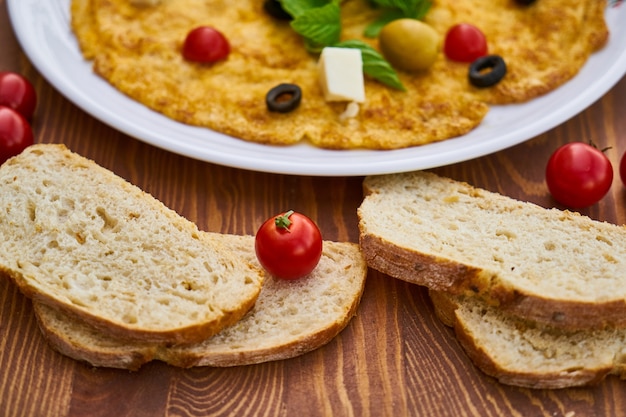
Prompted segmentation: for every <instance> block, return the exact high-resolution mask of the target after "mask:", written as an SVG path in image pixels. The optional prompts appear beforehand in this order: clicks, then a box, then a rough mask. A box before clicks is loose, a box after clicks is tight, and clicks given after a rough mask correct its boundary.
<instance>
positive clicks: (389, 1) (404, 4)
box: [374, 0, 430, 19]
mask: <svg viewBox="0 0 626 417" xmlns="http://www.w3.org/2000/svg"><path fill="white" fill-rule="evenodd" d="M374 1H375V3H377V4H378V5H379V6H381V7H385V8H392V9H398V10H400V11H401V12H402V14H403V17H410V18H412V19H420V18H422V17H424V15H423V14H422V15H420V14H421V13H422V11H423V8H424V5H425V4H427V8H426V11H427V10H428V8H430V1H429V0H374ZM424 14H425V13H424Z"/></svg>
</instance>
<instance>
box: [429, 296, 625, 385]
mask: <svg viewBox="0 0 626 417" xmlns="http://www.w3.org/2000/svg"><path fill="white" fill-rule="evenodd" d="M429 295H430V298H431V300H432V302H433V306H434V309H435V314H436V315H437V317H438V318H439V319H440V320H441V321H442V323H443V324H444V325H446V326H448V327H452V328H453V329H454V333H455V336H456V338H457V340H458V341H459V344H460V345H461V347H462V348H463V350H464V351H465V353H466V354H467V356H468V358H469V359H470V360H471V361H472V362H473V363H474V365H475V366H476V367H477V368H479V369H480V370H481V371H482V372H484V373H485V374H487V375H489V376H491V377H494V378H496V379H497V380H498V381H499V382H501V383H503V384H507V385H515V386H521V387H527V388H535V389H560V388H569V387H579V386H592V385H597V384H599V383H600V382H602V380H604V379H605V378H606V377H607V376H608V375H610V374H616V375H624V369H623V367H624V365H623V362H624V361H623V359H621V360H620V359H619V356H618V355H616V357H615V360H614V361H612V362H608V361H602V360H598V361H597V362H596V363H594V364H593V365H591V366H590V365H589V364H584V365H583V364H581V365H580V366H577V367H573V368H571V369H566V368H561V369H559V370H550V369H546V368H542V369H537V368H536V367H533V366H532V365H531V364H527V366H524V364H525V362H524V361H525V360H526V359H525V358H523V357H522V356H521V354H520V357H519V365H518V366H516V367H514V368H513V367H507V366H506V364H501V363H499V362H498V361H497V360H496V359H495V358H494V354H495V353H496V352H493V351H492V350H490V349H489V345H487V344H486V343H485V340H484V339H485V337H484V335H481V334H475V333H474V332H473V329H472V328H468V327H466V326H465V325H464V323H463V320H462V319H461V318H459V315H458V314H459V313H458V309H459V307H460V303H462V302H463V297H455V296H453V295H451V294H449V293H446V292H443V291H429ZM506 314H507V313H502V318H503V319H505V317H506ZM515 320H516V321H517V328H518V329H519V331H520V332H522V331H523V329H525V328H527V327H532V326H536V324H532V323H530V322H529V321H527V320H524V319H520V318H516V319H515ZM539 326H541V327H542V328H543V329H544V332H545V333H546V334H550V333H551V332H553V331H555V330H554V329H553V328H552V329H551V328H550V327H549V326H545V327H543V326H542V325H539ZM498 331H499V330H498V329H493V335H494V336H493V337H497V336H495V335H497V334H498ZM557 332H558V330H557ZM588 333H589V337H590V338H593V337H594V332H592V331H589V332H588Z"/></svg>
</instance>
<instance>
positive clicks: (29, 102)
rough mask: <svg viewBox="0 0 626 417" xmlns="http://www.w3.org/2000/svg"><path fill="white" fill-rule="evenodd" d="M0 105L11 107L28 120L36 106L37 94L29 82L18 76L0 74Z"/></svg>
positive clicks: (6, 73)
mask: <svg viewBox="0 0 626 417" xmlns="http://www.w3.org/2000/svg"><path fill="white" fill-rule="evenodd" d="M0 105H2V106H7V107H11V108H12V109H14V110H16V111H17V112H19V113H20V114H21V115H22V116H24V117H25V118H27V119H30V118H31V117H33V113H34V112H35V107H36V106H37V94H36V93H35V89H34V88H33V85H32V84H31V83H30V81H28V80H27V79H26V78H24V77H23V76H21V75H20V74H17V73H14V72H7V71H5V72H0Z"/></svg>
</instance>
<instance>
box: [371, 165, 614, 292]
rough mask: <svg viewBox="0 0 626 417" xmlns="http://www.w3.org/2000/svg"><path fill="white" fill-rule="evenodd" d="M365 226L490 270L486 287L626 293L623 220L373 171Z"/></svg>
mask: <svg viewBox="0 0 626 417" xmlns="http://www.w3.org/2000/svg"><path fill="white" fill-rule="evenodd" d="M364 186H365V189H366V191H367V192H368V193H369V195H368V196H367V197H366V198H365V200H364V202H363V204H362V206H361V207H360V208H359V213H360V223H361V224H360V227H361V229H362V234H365V235H374V236H377V237H380V238H381V239H382V240H383V241H387V242H392V243H393V244H394V245H395V246H398V247H400V248H402V249H404V250H406V251H410V252H418V253H422V254H430V255H434V256H436V257H438V258H443V259H447V260H451V261H453V262H457V263H460V264H463V265H468V266H470V267H474V268H475V269H478V270H483V271H486V273H484V274H482V275H481V276H482V277H488V279H490V280H491V282H485V283H482V284H485V285H486V286H487V287H489V286H494V285H501V286H502V287H504V288H515V289H516V290H517V291H519V292H521V293H524V294H530V295H537V296H541V297H547V298H552V299H561V300H576V301H582V302H609V301H612V300H622V301H623V300H624V299H625V298H626V285H624V283H625V276H624V271H625V270H626V245H625V244H624V242H626V240H625V239H624V238H625V237H626V234H625V230H624V228H623V227H621V226H616V225H612V224H608V223H602V222H597V221H593V220H591V219H589V218H587V217H584V216H581V215H580V214H578V213H573V212H569V211H560V210H557V209H544V208H542V207H539V206H536V205H534V204H531V203H524V202H519V201H516V200H514V199H511V198H508V197H505V196H502V195H499V194H497V193H492V192H488V191H486V190H481V189H477V188H474V187H471V186H470V185H468V184H465V183H461V182H457V181H453V180H449V179H446V178H441V177H437V176H435V175H434V174H429V173H426V172H414V173H405V174H394V175H388V176H374V177H368V178H367V179H366V180H365V183H364Z"/></svg>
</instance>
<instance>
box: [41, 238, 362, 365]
mask: <svg viewBox="0 0 626 417" xmlns="http://www.w3.org/2000/svg"><path fill="white" fill-rule="evenodd" d="M213 239H215V240H217V241H220V242H221V243H223V245H224V246H227V247H230V248H232V249H233V250H234V251H235V252H236V253H237V254H238V256H239V257H240V259H242V261H245V262H251V263H255V262H256V258H255V253H254V237H252V236H233V235H214V236H213ZM366 275H367V266H366V264H365V260H364V259H363V257H362V255H361V252H360V250H359V247H358V245H357V244H354V243H345V242H329V241H325V242H324V250H323V255H322V258H321V260H320V263H319V264H318V266H317V267H316V268H315V270H314V271H313V272H312V273H311V274H310V275H308V276H307V277H304V278H301V279H299V280H295V281H286V280H280V279H274V278H268V279H267V280H266V281H265V284H264V286H263V289H262V291H261V295H260V296H259V298H258V300H257V302H256V305H255V306H254V307H253V308H252V310H250V312H249V313H248V314H247V315H246V316H245V317H244V318H243V319H242V320H240V321H239V322H237V323H236V324H234V325H232V326H231V327H228V328H226V329H224V330H222V331H221V332H220V333H218V334H217V335H215V336H213V337H212V338H209V339H207V340H206V341H203V342H200V343H198V344H194V345H189V346H180V347H167V346H162V345H161V346H159V345H154V344H150V343H138V342H128V341H124V340H123V339H118V338H111V337H109V336H107V335H105V334H102V333H101V332H98V331H97V330H96V329H94V328H93V327H91V326H89V325H87V324H86V323H84V322H81V321H79V320H75V319H71V318H69V317H67V316H65V315H64V314H63V313H62V312H60V311H59V310H58V309H55V308H51V307H49V306H46V305H44V304H41V303H35V304H34V307H35V312H36V316H37V319H38V323H39V327H40V329H41V331H42V333H43V334H44V336H45V338H46V339H47V340H48V341H49V343H50V344H51V345H52V347H53V348H54V349H56V350H57V351H59V352H61V353H63V354H65V355H67V356H69V357H72V358H74V359H77V360H80V361H85V362H88V363H90V364H92V365H94V366H105V367H113V368H124V369H138V368H139V367H141V365H142V364H144V363H146V362H149V361H151V360H161V361H164V362H167V363H169V364H172V365H175V366H180V367H191V366H216V367H227V366H237V365H248V364H255V363H261V362H267V361H272V360H281V359H287V358H291V357H294V356H297V355H301V354H304V353H306V352H309V351H312V350H314V349H317V348H318V347H320V346H322V345H324V344H326V343H327V342H329V341H330V340H331V339H332V338H334V337H335V336H336V335H337V334H338V333H339V332H340V331H341V330H342V329H343V328H344V327H345V326H346V325H347V324H348V322H349V321H350V319H351V318H352V317H353V316H354V315H355V314H356V310H357V307H358V305H359V302H360V299H361V295H362V293H363V289H364V285H365V278H366Z"/></svg>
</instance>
